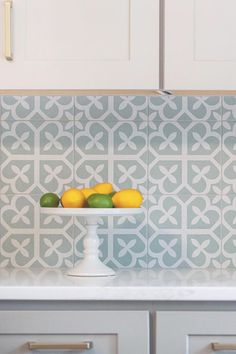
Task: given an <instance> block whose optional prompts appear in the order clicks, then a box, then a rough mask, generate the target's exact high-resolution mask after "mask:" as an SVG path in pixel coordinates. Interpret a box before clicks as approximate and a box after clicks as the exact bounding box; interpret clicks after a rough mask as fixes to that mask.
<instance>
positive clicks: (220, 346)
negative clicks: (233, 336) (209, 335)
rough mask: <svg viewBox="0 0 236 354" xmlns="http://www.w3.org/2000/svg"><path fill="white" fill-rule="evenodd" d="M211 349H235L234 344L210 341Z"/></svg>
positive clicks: (235, 345)
mask: <svg viewBox="0 0 236 354" xmlns="http://www.w3.org/2000/svg"><path fill="white" fill-rule="evenodd" d="M211 347H212V349H213V350H215V351H217V350H236V344H233V343H232V344H223V343H211Z"/></svg>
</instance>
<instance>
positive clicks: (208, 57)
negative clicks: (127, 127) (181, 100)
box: [164, 0, 236, 90]
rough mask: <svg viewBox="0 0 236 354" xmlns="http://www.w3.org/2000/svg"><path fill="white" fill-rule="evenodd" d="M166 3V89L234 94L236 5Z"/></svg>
mask: <svg viewBox="0 0 236 354" xmlns="http://www.w3.org/2000/svg"><path fill="white" fill-rule="evenodd" d="M164 1H165V45H164V47H165V49H164V51H165V53H164V58H165V63H164V66H165V69H164V86H165V88H167V89H195V90H202V89H206V90H235V88H236V85H235V82H236V25H235V13H236V1H235V0H178V1H176V0H164Z"/></svg>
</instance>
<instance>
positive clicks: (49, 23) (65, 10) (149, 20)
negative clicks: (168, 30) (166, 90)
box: [0, 0, 159, 89]
mask: <svg viewBox="0 0 236 354" xmlns="http://www.w3.org/2000/svg"><path fill="white" fill-rule="evenodd" d="M12 4H13V7H12V22H13V26H12V38H13V61H12V62H8V61H6V59H5V58H4V52H3V50H2V47H4V45H2V46H1V47H0V51H1V58H0V77H1V80H0V89H135V88H136V89H138V88H139V89H142V88H144V89H147V88H150V89H151V88H157V87H158V83H159V68H158V66H159V63H158V59H159V58H158V51H159V43H158V22H159V17H158V16H159V0H33V1H32V0H12ZM3 17H4V13H3V7H1V13H0V22H2V23H3V22H4V21H3ZM2 27H3V26H2ZM2 29H3V31H2V33H3V34H2V38H1V39H2V41H1V42H2V44H4V28H2Z"/></svg>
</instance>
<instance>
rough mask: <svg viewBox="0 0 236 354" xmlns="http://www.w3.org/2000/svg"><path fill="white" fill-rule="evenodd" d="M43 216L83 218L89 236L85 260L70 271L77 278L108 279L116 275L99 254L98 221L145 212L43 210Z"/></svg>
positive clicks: (121, 209) (118, 209)
mask: <svg viewBox="0 0 236 354" xmlns="http://www.w3.org/2000/svg"><path fill="white" fill-rule="evenodd" d="M41 212H42V213H43V214H49V215H61V216H83V217H84V218H85V221H86V223H85V225H86V229H87V234H86V236H85V237H84V251H83V254H84V258H83V260H82V261H81V262H80V264H79V265H78V266H76V267H74V268H72V269H70V270H69V271H68V273H67V274H68V275H71V276H75V277H106V276H111V275H115V272H114V270H113V269H111V268H109V267H108V266H106V265H105V264H103V263H102V262H101V260H100V259H99V257H98V254H99V249H98V247H99V238H98V235H97V228H98V220H99V217H101V216H124V215H127V216H128V215H135V214H140V213H142V212H143V209H142V208H110V209H109V208H96V209H95V208H41Z"/></svg>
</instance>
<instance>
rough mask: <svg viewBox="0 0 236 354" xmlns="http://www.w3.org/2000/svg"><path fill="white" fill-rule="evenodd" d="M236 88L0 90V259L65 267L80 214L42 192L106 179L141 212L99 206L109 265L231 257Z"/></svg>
mask: <svg viewBox="0 0 236 354" xmlns="http://www.w3.org/2000/svg"><path fill="white" fill-rule="evenodd" d="M235 137H236V97H235V96H226V97H219V96H209V97H208V96H204V97H197V96H188V97H187V96H153V97H146V96H78V97H72V96H1V97H0V141H1V145H0V231H1V235H0V266H1V267H7V266H14V267H24V268H27V267H34V266H42V267H52V268H53V267H61V266H66V267H71V266H73V264H76V263H77V262H79V260H80V259H81V257H82V252H83V237H84V235H85V232H86V231H85V225H84V221H83V220H82V219H80V218H72V217H63V218H62V217H60V216H49V215H47V216H46V215H41V214H40V211H39V198H40V196H41V195H42V194H43V193H45V192H47V191H50V192H55V193H58V194H59V195H61V194H62V192H63V191H64V190H65V189H66V188H69V187H71V186H75V187H87V186H90V185H93V184H95V183H99V182H102V181H110V182H111V183H113V184H114V187H115V189H116V190H119V189H122V188H138V189H140V191H141V192H142V194H143V195H144V197H145V201H144V213H143V214H142V215H138V216H135V217H132V216H129V217H116V218H111V217H109V218H101V220H100V224H99V229H98V233H99V239H100V257H101V259H102V260H103V261H104V262H105V263H106V264H108V265H110V266H111V267H113V268H122V267H142V268H147V267H149V268H152V267H162V268H177V267H190V268H207V267H215V268H227V267H235V266H236V257H235V253H236V227H235V225H236V138H235Z"/></svg>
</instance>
